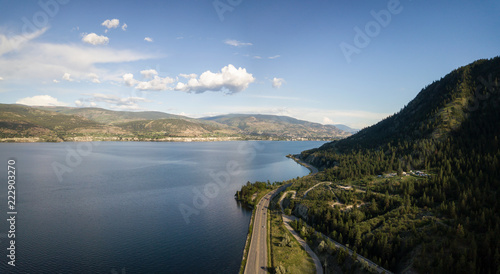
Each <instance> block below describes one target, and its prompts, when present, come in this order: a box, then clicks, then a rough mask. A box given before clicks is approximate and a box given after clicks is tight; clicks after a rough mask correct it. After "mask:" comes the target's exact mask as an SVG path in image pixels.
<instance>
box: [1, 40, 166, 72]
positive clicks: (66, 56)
mask: <svg viewBox="0 0 500 274" xmlns="http://www.w3.org/2000/svg"><path fill="white" fill-rule="evenodd" d="M44 31H45V30H40V31H38V32H36V33H32V34H27V35H25V36H21V35H20V36H16V37H14V38H6V37H5V36H4V35H2V34H1V32H0V42H1V43H0V55H2V54H4V55H5V54H8V56H2V57H1V58H0V75H2V76H3V77H4V78H8V79H14V80H23V81H29V80H32V79H44V80H47V81H52V79H58V80H59V79H60V77H61V75H63V74H64V73H71V76H72V77H73V78H75V80H76V79H87V75H88V74H89V73H96V74H98V75H100V77H101V81H102V79H104V80H113V81H120V79H121V76H122V75H123V72H122V71H116V72H114V71H113V72H111V71H109V69H106V68H104V67H103V66H101V64H119V63H124V62H132V61H138V60H145V59H151V58H158V57H160V56H158V55H152V54H144V53H139V52H136V51H131V50H119V49H113V48H109V47H105V48H101V47H87V46H84V45H77V44H54V43H38V42H35V41H32V40H30V39H34V38H36V37H38V36H39V35H41V34H42V33H43V32H44ZM27 76H29V78H27Z"/></svg>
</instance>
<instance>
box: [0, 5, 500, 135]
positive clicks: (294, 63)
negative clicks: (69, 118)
mask: <svg viewBox="0 0 500 274" xmlns="http://www.w3.org/2000/svg"><path fill="white" fill-rule="evenodd" d="M0 6H1V7H2V8H1V10H0V98H1V99H0V103H22V104H27V105H64V106H71V107H86V106H97V107H103V108H107V109H113V110H157V111H163V112H168V113H174V114H181V115H186V116H190V117H203V116H211V115H218V114H227V113H262V114H276V115H287V116H292V117H295V118H298V119H303V120H308V121H313V122H318V123H323V124H331V123H341V124H346V125H349V126H352V127H356V128H361V127H365V126H368V125H371V124H373V123H376V122H377V121H379V120H381V119H382V118H384V117H386V116H387V115H390V114H392V113H394V112H397V111H399V109H401V108H402V107H403V106H404V105H405V104H407V103H408V102H409V101H410V100H411V99H413V98H414V97H415V96H416V94H417V93H418V92H419V91H420V90H421V89H422V88H423V87H425V86H426V85H428V84H430V83H432V82H433V81H435V80H438V79H440V78H441V77H443V76H444V75H445V74H447V73H448V72H450V71H452V70H453V69H455V68H458V67H460V66H462V65H466V64H468V63H470V62H472V61H475V60H477V59H481V58H491V57H495V56H498V55H499V52H500V51H499V50H500V36H499V35H498V30H499V29H500V16H499V15H500V3H499V2H498V1H461V0H458V1H432V2H431V1H417V0H400V1H396V0H387V1H368V0H366V1H326V0H318V1H295V0H286V1H284V0H283V1H278V0H276V1H275V0H269V1H255V0H216V1H212V0H208V1H189V0H183V1H76V0H40V1H0ZM114 19H117V20H114Z"/></svg>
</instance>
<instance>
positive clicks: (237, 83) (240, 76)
mask: <svg viewBox="0 0 500 274" xmlns="http://www.w3.org/2000/svg"><path fill="white" fill-rule="evenodd" d="M254 81H255V78H254V77H253V75H252V74H251V73H248V72H247V70H246V69H245V68H241V67H240V68H238V69H237V68H235V67H234V66H233V65H231V64H229V65H227V66H225V67H223V68H222V69H221V71H220V72H217V73H213V72H211V71H205V72H204V73H202V74H201V75H200V77H199V78H198V79H196V78H191V79H190V80H189V81H188V82H187V83H181V82H179V83H177V86H176V87H175V89H176V90H180V91H185V92H194V93H202V92H205V91H223V90H224V91H227V92H228V93H229V94H233V93H237V92H240V91H242V90H245V89H246V88H248V85H250V84H251V83H253V82H254Z"/></svg>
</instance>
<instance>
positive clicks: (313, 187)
mask: <svg viewBox="0 0 500 274" xmlns="http://www.w3.org/2000/svg"><path fill="white" fill-rule="evenodd" d="M324 184H326V185H331V184H332V182H321V183H317V184H315V185H314V186H312V187H310V188H309V189H308V190H306V191H305V192H304V198H305V197H306V196H307V193H309V191H311V190H313V189H315V188H316V187H318V186H320V185H324Z"/></svg>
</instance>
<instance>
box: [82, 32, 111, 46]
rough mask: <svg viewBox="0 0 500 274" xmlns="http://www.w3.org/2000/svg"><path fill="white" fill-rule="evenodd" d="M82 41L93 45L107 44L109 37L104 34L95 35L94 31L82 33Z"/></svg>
mask: <svg viewBox="0 0 500 274" xmlns="http://www.w3.org/2000/svg"><path fill="white" fill-rule="evenodd" d="M82 41H83V42H85V43H87V44H91V45H94V46H97V45H107V44H108V43H109V38H108V37H106V36H104V35H97V34H95V33H89V34H87V35H84V36H83V38H82Z"/></svg>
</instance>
